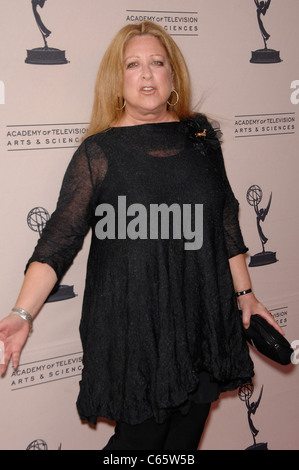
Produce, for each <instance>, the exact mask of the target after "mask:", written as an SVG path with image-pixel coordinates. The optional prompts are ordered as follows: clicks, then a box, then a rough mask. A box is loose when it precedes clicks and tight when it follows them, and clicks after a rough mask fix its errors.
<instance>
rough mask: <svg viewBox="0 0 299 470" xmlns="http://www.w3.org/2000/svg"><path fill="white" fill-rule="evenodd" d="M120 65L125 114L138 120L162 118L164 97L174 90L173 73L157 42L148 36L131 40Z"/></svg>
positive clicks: (164, 107)
mask: <svg viewBox="0 0 299 470" xmlns="http://www.w3.org/2000/svg"><path fill="white" fill-rule="evenodd" d="M123 65H124V75H123V98H124V99H125V100H126V107H125V115H126V117H127V118H128V117H131V118H133V119H135V120H136V121H141V122H155V121H161V120H165V119H166V117H167V116H168V112H167V100H168V99H169V96H170V94H171V91H172V90H173V73H172V68H171V65H170V62H169V59H168V57H167V53H166V50H165V48H164V47H163V46H162V44H161V43H160V41H159V40H158V39H157V38H155V37H153V36H149V35H148V36H136V37H134V38H132V39H130V41H129V42H128V44H127V47H126V48H125V51H124V64H123Z"/></svg>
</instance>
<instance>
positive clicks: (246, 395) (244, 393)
mask: <svg viewBox="0 0 299 470" xmlns="http://www.w3.org/2000/svg"><path fill="white" fill-rule="evenodd" d="M253 390H254V387H253V385H252V384H250V383H248V384H245V385H243V386H242V387H240V388H239V392H238V395H239V398H240V400H241V401H244V402H245V404H246V408H247V418H248V424H249V429H250V432H251V435H252V438H253V445H252V446H250V447H247V449H246V450H268V444H267V442H259V443H257V442H256V436H257V435H258V433H259V430H258V429H256V427H255V426H254V424H253V421H252V415H255V413H256V411H257V409H258V407H259V404H260V402H261V398H262V393H263V387H262V388H261V391H260V394H259V397H258V400H257V401H256V402H254V401H253V402H252V403H250V398H251V397H252V395H253Z"/></svg>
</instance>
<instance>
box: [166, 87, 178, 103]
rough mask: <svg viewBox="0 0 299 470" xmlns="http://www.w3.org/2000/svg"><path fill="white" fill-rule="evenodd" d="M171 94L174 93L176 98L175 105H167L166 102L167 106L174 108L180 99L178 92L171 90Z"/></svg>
mask: <svg viewBox="0 0 299 470" xmlns="http://www.w3.org/2000/svg"><path fill="white" fill-rule="evenodd" d="M171 93H175V96H176V102H175V103H169V101H167V104H168V106H176V105H177V104H178V102H179V99H180V96H179V94H178V92H177V91H176V90H172V92H171Z"/></svg>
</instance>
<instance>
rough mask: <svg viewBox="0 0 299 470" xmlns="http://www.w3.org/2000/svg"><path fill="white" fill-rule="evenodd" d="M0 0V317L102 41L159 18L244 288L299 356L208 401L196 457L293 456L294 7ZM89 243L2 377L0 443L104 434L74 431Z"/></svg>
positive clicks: (150, 0)
mask: <svg viewBox="0 0 299 470" xmlns="http://www.w3.org/2000/svg"><path fill="white" fill-rule="evenodd" d="M0 3H1V16H0V41H1V49H0V132H1V144H0V145H1V147H0V158H1V172H0V180H1V183H0V188H1V244H0V250H1V255H0V258H1V264H0V273H1V285H0V289H1V316H5V315H6V314H7V313H9V311H10V309H11V307H12V306H13V304H14V302H15V300H16V297H17V294H18V291H19V288H20V286H21V283H22V281H23V272H24V267H25V265H26V262H27V260H28V258H29V257H30V255H31V253H32V251H33V248H34V246H35V244H36V243H37V241H38V239H39V237H40V234H41V233H42V230H43V228H44V226H45V224H46V222H47V220H48V219H49V217H50V215H51V213H52V211H53V210H54V209H55V206H56V201H57V197H58V192H59V189H60V185H61V182H62V178H63V174H64V171H65V169H66V167H67V165H68V162H69V160H70V158H71V157H72V155H73V153H74V151H75V149H76V148H77V146H78V145H79V144H80V142H81V141H82V139H83V138H84V134H85V133H86V130H87V126H88V121H89V118H90V114H91V107H92V101H93V89H94V83H95V78H96V73H97V69H98V65H99V62H100V60H101V57H102V55H103V53H104V51H105V49H106V47H107V46H108V44H109V42H110V40H111V39H112V37H113V36H114V34H115V33H116V32H117V31H118V30H119V29H120V28H121V27H122V26H123V25H125V24H128V23H138V22H140V21H143V20H146V19H149V20H151V21H155V22H156V23H158V24H160V25H161V26H163V27H164V28H165V30H166V31H168V33H169V34H171V35H172V36H173V37H174V39H175V40H176V41H177V43H178V45H179V46H180V48H181V50H182V52H183V53H184V55H185V58H186V61H187V63H188V66H189V70H190V75H191V78H192V100H193V104H194V108H196V109H197V110H198V111H202V112H204V113H206V114H208V116H209V117H210V118H211V119H213V120H216V121H218V123H219V124H220V126H221V130H222V133H223V137H222V140H223V152H224V158H225V162H226V168H227V172H228V175H229V178H230V181H231V184H232V186H233V188H234V192H235V194H236V197H237V198H238V200H239V202H240V222H241V226H242V231H243V234H244V238H245V241H246V244H247V246H248V247H249V253H248V257H247V262H248V269H249V271H250V275H251V277H252V282H253V286H254V290H255V292H256V295H257V297H258V298H259V299H260V300H261V301H262V302H263V303H264V304H265V305H266V306H267V307H268V308H269V310H270V311H271V312H272V314H273V315H274V316H275V319H276V320H277V322H278V323H279V324H280V325H281V326H282V327H283V328H284V331H285V333H286V336H287V338H288V339H289V341H290V342H292V343H293V346H294V347H295V355H294V358H293V362H292V364H290V365H289V366H287V367H283V366H281V367H280V366H278V365H275V364H274V363H273V362H272V363H271V362H270V361H267V360H266V359H265V358H263V357H261V356H260V355H258V353H256V352H255V351H254V350H251V355H252V358H253V360H254V362H255V373H256V374H255V379H254V384H253V386H251V387H249V386H248V387H242V389H239V390H236V391H235V392H233V393H227V394H224V395H223V397H222V399H220V400H219V401H218V402H217V403H216V404H214V405H213V410H212V413H211V416H210V418H209V421H208V423H207V426H206V430H205V434H204V437H203V439H202V442H201V444H200V447H199V448H200V449H202V450H218V449H219V450H222V449H223V450H226V449H232V450H245V449H247V448H250V447H252V446H254V445H255V446H257V447H262V448H265V449H269V450H278V449H283V450H288V449H298V447H299V408H298V393H299V380H298V379H299V365H297V362H299V289H298V285H299V274H298V272H299V270H298V266H299V255H298V252H299V248H298V237H299V224H298V215H299V214H298V174H299V159H298V148H299V118H298V110H299V54H298V44H299V29H298V17H299V3H298V0H288V1H287V2H285V1H283V0H272V1H271V2H270V0H268V1H265V2H262V1H258V0H243V1H242V2H241V1H240V0H226V1H225V2H224V1H222V0H214V1H213V2H211V1H209V0H185V1H184V2H182V1H180V0H179V1H178V0H159V1H158V0H147V1H141V0H138V1H137V0H126V1H123V0H114V1H113V2H108V3H107V2H101V1H98V0H84V1H83V0H63V1H61V0H47V1H44V0H32V1H30V0H1V2H0ZM89 240H90V234H89V235H88V236H87V238H86V240H85V244H84V246H83V249H82V250H81V251H80V253H79V254H78V256H77V257H76V259H75V261H74V264H73V265H72V267H71V268H70V270H69V271H68V273H67V274H66V276H65V278H64V279H63V281H62V284H61V286H60V289H59V291H58V293H57V294H56V296H54V297H51V298H49V301H48V302H47V303H46V304H45V305H44V307H43V309H42V311H41V313H40V315H39V316H38V317H37V319H36V321H35V323H34V333H33V334H32V335H31V336H30V338H29V340H28V342H27V344H26V347H25V349H24V351H23V353H22V357H21V364H20V367H19V369H18V370H17V371H14V370H13V369H12V367H10V368H9V370H8V372H7V374H6V376H5V377H3V378H1V380H0V394H1V407H0V420H1V427H2V432H1V433H0V448H1V449H12V450H25V449H32V450H36V449H38V450H46V449H49V450H59V449H61V450H71V449H75V450H77V449H78V450H79V449H83V450H84V449H86V450H87V449H101V448H102V447H103V446H104V445H105V444H106V441H107V440H108V439H109V437H110V436H111V434H112V433H113V424H114V423H111V422H109V421H107V420H99V422H98V424H97V426H95V427H90V426H89V425H88V424H86V423H82V422H81V421H80V419H79V416H78V414H77V410H76V405H75V403H76V398H77V393H78V383H79V380H80V375H81V370H82V349H81V344H80V339H79V333H78V326H79V321H80V313H81V304H82V296H83V289H84V281H85V269H86V259H87V254H88V248H89ZM297 343H298V345H297ZM297 348H298V351H297Z"/></svg>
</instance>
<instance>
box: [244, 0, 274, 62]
mask: <svg viewBox="0 0 299 470" xmlns="http://www.w3.org/2000/svg"><path fill="white" fill-rule="evenodd" d="M254 3H255V5H256V13H257V21H258V25H259V29H260V32H261V35H262V38H263V42H264V49H257V50H256V51H252V53H251V59H250V62H251V63H253V64H275V63H277V62H282V60H281V58H280V53H279V51H276V50H274V49H268V47H267V41H268V40H269V38H270V34H269V33H268V32H267V31H266V29H265V27H264V23H263V20H262V16H265V15H266V13H267V11H268V9H269V7H270V3H271V0H267V1H259V0H254Z"/></svg>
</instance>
